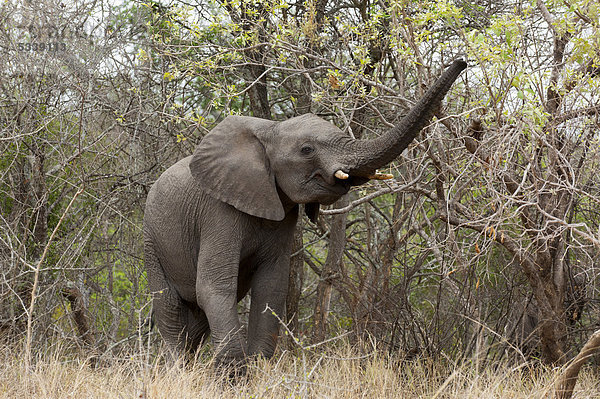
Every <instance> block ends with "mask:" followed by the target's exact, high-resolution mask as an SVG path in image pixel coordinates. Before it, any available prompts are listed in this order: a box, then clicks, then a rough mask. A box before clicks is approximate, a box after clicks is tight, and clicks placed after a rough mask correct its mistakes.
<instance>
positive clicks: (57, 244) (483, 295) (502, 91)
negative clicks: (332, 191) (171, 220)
mask: <svg viewBox="0 0 600 399" xmlns="http://www.w3.org/2000/svg"><path fill="white" fill-rule="evenodd" d="M288 3H289V4H288ZM599 21H600V6H599V5H598V2H597V1H593V0H537V1H529V2H523V1H521V0H493V1H491V0H477V1H463V0H447V1H444V0H414V1H413V0H406V1H388V0H382V1H374V0H351V1H346V0H342V1H339V2H338V1H327V0H315V1H313V0H299V1H296V2H293V4H292V3H291V2H283V1H278V0H268V1H267V0H264V1H263V0H260V1H259V0H244V1H218V0H215V1H209V0H207V1H196V2H189V1H187V0H184V1H178V0H168V1H167V0H165V1H160V2H155V1H152V0H148V1H144V2H126V1H118V0H114V1H113V0H78V1H72V2H61V1H56V0H39V1H35V2H33V1H28V2H24V1H22V0H7V1H3V2H2V5H1V6H0V22H1V24H2V29H1V30H0V335H2V336H6V337H7V339H8V340H9V341H10V342H11V344H9V345H6V346H4V347H3V349H2V350H0V369H1V371H0V395H2V397H7V398H20V397H34V398H59V397H73V398H81V397H83V398H85V397H89V398H102V397H107V398H120V397H122V398H135V397H140V395H141V397H144V396H145V397H147V398H159V397H165V398H166V397H169V398H171V397H173V398H181V397H198V396H201V397H211V398H212V397H245V398H248V397H252V396H253V395H254V396H255V397H277V398H282V397H332V398H334V397H335V398H338V397H348V398H355V397H369V398H370V397H407V398H413V397H427V398H430V397H447V398H450V397H457V398H458V397H460V398H470V397H474V398H487V397H497V398H511V397H515V398H520V397H523V398H530V397H538V398H542V397H546V396H547V395H548V394H549V393H550V392H551V391H552V389H553V385H554V383H555V381H556V379H557V377H558V374H559V373H558V370H559V367H562V366H561V365H562V364H564V363H565V362H567V361H568V360H569V359H572V358H573V357H574V356H575V355H576V353H578V352H579V351H580V350H581V348H582V347H583V345H584V344H585V342H586V341H587V340H588V338H589V337H590V335H591V334H592V332H594V331H596V330H598V329H599V328H600V174H599V173H598V170H600V133H599V132H600V52H599V51H598V49H599V48H600V22H599ZM49 43H50V44H51V45H52V46H51V47H50V48H49V47H48V45H49ZM34 45H35V47H34ZM42 45H43V46H44V47H42ZM458 57H464V58H466V59H468V61H469V69H468V70H467V71H466V72H465V73H464V74H463V75H462V76H461V78H460V79H459V81H457V82H456V84H455V86H454V87H453V90H452V91H451V92H450V93H449V94H448V96H447V97H446V100H445V102H444V107H443V109H441V110H440V111H439V113H438V114H437V115H436V117H437V119H436V120H435V121H434V122H433V123H432V124H431V126H429V127H428V128H426V129H425V130H424V131H423V132H422V134H421V135H420V136H419V137H418V138H417V140H416V141H415V143H414V145H411V147H410V148H409V149H408V150H407V151H405V153H404V154H403V155H402V156H401V157H399V159H398V160H397V161H396V162H395V163H394V164H393V165H392V166H391V168H390V170H389V171H390V172H392V173H393V174H394V175H395V181H393V182H392V183H389V185H385V184H386V183H372V184H369V185H365V186H361V187H358V188H356V189H355V190H353V191H352V192H351V193H350V194H349V196H348V197H347V198H344V199H342V200H341V201H340V202H339V203H338V204H336V205H335V206H334V207H338V208H339V207H343V206H344V205H346V204H350V206H349V208H351V209H350V211H348V212H346V211H337V210H335V209H331V208H330V209H323V210H322V212H321V216H320V218H319V221H318V223H311V222H309V221H308V220H307V219H306V218H303V220H302V221H301V223H300V224H299V226H298V229H297V231H298V233H297V236H296V240H295V248H294V254H295V256H294V257H293V258H292V271H293V274H292V276H291V278H290V290H289V293H288V308H287V314H286V315H281V317H282V319H285V321H286V323H287V325H288V326H289V331H290V332H292V333H293V334H295V335H296V336H298V337H302V338H303V340H305V341H307V342H322V341H324V340H327V339H329V338H331V337H335V336H342V335H343V338H342V339H338V340H336V341H335V342H333V343H331V344H327V345H320V346H318V347H315V348H313V349H310V350H305V349H298V348H295V349H294V350H292V351H291V352H289V351H284V350H283V349H280V351H279V352H278V355H277V356H276V358H275V359H273V360H272V361H270V362H262V361H261V362H257V363H254V364H252V365H251V367H250V374H249V377H248V379H247V380H245V381H244V382H240V383H238V384H236V385H234V386H231V385H230V384H229V383H228V382H226V381H223V380H221V379H220V377H217V376H216V375H215V374H214V373H213V371H212V369H211V368H210V366H209V365H208V364H209V360H210V359H209V358H207V356H208V355H206V353H208V352H206V353H204V354H202V356H201V361H199V362H197V363H195V364H194V366H193V367H187V368H185V367H169V366H166V365H165V363H164V362H163V360H162V358H161V357H160V356H158V355H157V353H158V351H159V349H158V348H159V347H160V339H158V337H157V336H156V334H155V333H152V335H151V339H150V340H146V341H145V340H138V339H137V337H138V335H140V331H142V327H143V328H146V327H147V326H148V325H149V319H150V317H149V316H150V310H151V297H150V293H149V292H148V290H147V287H146V277H145V272H144V267H143V259H142V245H141V244H142V234H141V221H142V217H143V209H144V201H145V198H146V193H147V192H148V190H149V188H150V186H151V185H152V183H153V182H154V181H155V180H156V178H157V177H158V176H159V175H160V174H161V173H162V172H163V171H164V170H165V169H166V168H168V167H169V166H170V165H172V164H173V163H174V162H176V161H177V160H179V159H181V158H183V157H184V156H187V155H189V154H190V153H191V152H192V151H193V148H194V146H195V145H196V144H197V143H198V142H199V141H200V140H201V139H202V137H203V136H204V135H205V134H206V133H207V132H208V131H209V130H210V129H211V128H212V127H213V126H214V125H215V124H216V123H218V122H219V121H221V120H222V119H223V118H224V117H225V116H226V115H229V114H243V115H253V116H260V117H264V118H272V119H275V120H284V119H287V118H290V117H292V116H295V115H299V114H304V113H307V112H312V113H316V114H318V115H320V116H322V117H324V118H327V119H329V120H331V121H332V122H333V123H335V124H336V125H337V126H339V127H340V128H341V129H343V130H344V131H346V132H348V134H354V135H355V136H356V137H363V138H372V137H375V136H377V135H378V134H380V132H382V131H384V130H386V129H388V128H389V126H390V125H393V124H394V123H395V122H397V121H398V120H399V118H401V117H402V116H403V115H404V114H405V113H406V110H407V109H409V108H410V106H411V105H412V103H413V100H414V99H415V98H418V97H419V95H420V93H422V91H423V90H424V89H425V88H426V87H427V86H428V85H429V84H430V82H432V81H433V80H434V79H435V77H437V76H438V75H439V74H440V71H441V70H442V69H443V67H444V64H447V63H449V62H451V61H452V60H453V59H455V58H458ZM366 199H368V200H366ZM247 307H248V301H245V302H243V303H242V305H241V306H240V313H242V314H243V315H245V312H246V309H247ZM369 339H372V340H373V341H374V342H377V348H376V349H377V350H376V349H375V348H373V346H372V345H362V346H358V345H356V342H362V341H367V342H370V341H369ZM343 342H348V343H343ZM307 345H309V344H307ZM283 347H286V345H283ZM288 347H289V345H288ZM24 348H27V349H26V350H24ZM28 353H31V355H32V356H31V358H30V357H29V356H27V354H28ZM90 353H94V354H97V356H98V357H99V361H98V364H97V366H96V367H95V368H94V367H91V366H90V363H93V362H91V361H90V359H91V357H90V355H89V354H90ZM384 354H386V355H384ZM387 354H389V357H388V355H387ZM406 358H410V359H413V360H406ZM86 359H87V360H86ZM415 359H416V360H415ZM419 359H421V360H419ZM585 360H586V361H588V360H589V362H588V363H589V364H588V365H587V366H586V367H589V368H586V367H584V369H583V371H582V374H581V375H580V377H579V380H578V382H577V385H576V387H575V394H574V397H579V398H589V397H600V394H599V393H598V392H600V387H599V385H598V380H599V378H598V377H599V376H598V365H599V364H600V359H599V358H598V356H597V355H596V357H593V358H591V360H590V359H587V358H586V359H585ZM29 361H30V363H29V366H28V362H29ZM540 364H545V366H544V365H540Z"/></svg>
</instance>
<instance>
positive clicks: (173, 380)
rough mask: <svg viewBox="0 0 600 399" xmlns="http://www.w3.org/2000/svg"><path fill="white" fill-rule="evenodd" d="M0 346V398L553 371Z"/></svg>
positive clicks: (438, 385)
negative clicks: (233, 362)
mask: <svg viewBox="0 0 600 399" xmlns="http://www.w3.org/2000/svg"><path fill="white" fill-rule="evenodd" d="M19 347H22V346H15V345H12V346H10V345H7V346H4V348H3V349H2V351H1V353H0V360H1V363H0V397H1V398H111V399H114V398H147V399H150V398H477V399H482V398H546V397H548V396H549V395H550V394H551V393H552V389H553V386H554V382H555V380H556V377H557V375H558V370H552V369H549V368H543V367H540V366H537V367H535V368H533V367H532V366H528V365H525V364H523V365H520V366H508V365H501V366H497V367H495V368H494V369H492V368H485V369H482V368H480V367H477V365H476V363H474V362H469V361H464V362H461V363H460V364H452V363H450V364H440V363H436V362H433V361H431V360H427V359H421V360H412V361H400V360H398V359H394V358H391V357H389V356H387V355H384V354H383V352H381V351H378V350H376V349H374V350H372V351H371V352H370V353H369V354H367V355H359V354H358V352H357V351H356V350H353V349H352V348H351V347H350V346H349V345H348V344H339V343H338V344H337V345H336V346H330V347H327V348H315V349H314V350H299V351H296V352H289V351H280V352H279V353H278V354H277V355H276V356H275V357H274V358H273V359H271V360H269V361H266V360H262V359H259V360H256V361H254V362H252V363H251V364H250V366H249V369H248V370H249V372H248V376H247V377H246V378H244V379H241V380H239V381H237V382H236V383H231V382H230V381H229V380H228V379H227V378H224V377H222V376H219V375H218V373H217V372H215V370H214V369H213V368H212V366H211V365H210V362H209V361H206V360H199V361H196V362H194V363H193V364H191V365H188V366H183V365H182V364H181V363H175V364H173V363H172V362H166V361H165V360H164V357H162V356H151V355H149V354H147V353H137V354H130V355H121V356H111V357H110V358H106V357H103V358H101V360H100V361H99V362H98V364H97V366H95V367H92V366H91V365H90V359H89V358H85V356H83V355H82V354H81V353H73V352H71V351H67V350H65V349H60V348H52V349H49V350H47V351H46V352H45V353H38V354H37V355H35V356H33V359H32V364H31V367H30V369H27V368H26V361H25V358H24V356H23V353H22V351H20V350H18V348H19ZM573 397H574V398H600V379H599V378H598V374H597V370H596V373H595V372H594V370H591V369H588V370H585V371H584V372H583V373H582V375H581V376H580V379H579V381H578V383H577V386H576V389H575V394H574V396H573Z"/></svg>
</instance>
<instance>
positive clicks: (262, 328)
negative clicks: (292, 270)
mask: <svg viewBox="0 0 600 399" xmlns="http://www.w3.org/2000/svg"><path fill="white" fill-rule="evenodd" d="M288 275H289V257H287V256H282V257H280V258H279V259H278V260H276V261H273V262H272V263H271V262H268V263H267V264H263V265H262V266H261V267H260V268H259V269H258V270H257V271H256V273H255V275H254V277H253V281H252V303H251V306H250V319H249V323H248V354H249V355H253V354H261V355H263V356H264V357H266V358H269V357H271V356H273V352H274V351H275V346H276V345H277V339H278V336H279V326H280V321H279V319H281V320H284V319H285V298H286V295H287V286H288ZM274 314H275V315H277V317H276V316H275V315H274ZM278 318H279V319H278Z"/></svg>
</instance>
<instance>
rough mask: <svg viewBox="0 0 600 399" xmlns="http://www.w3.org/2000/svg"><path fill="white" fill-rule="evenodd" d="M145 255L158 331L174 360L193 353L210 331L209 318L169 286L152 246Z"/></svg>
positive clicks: (145, 248) (147, 246)
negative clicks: (171, 352)
mask: <svg viewBox="0 0 600 399" xmlns="http://www.w3.org/2000/svg"><path fill="white" fill-rule="evenodd" d="M144 252H145V263H146V270H147V271H148V285H149V288H150V292H151V293H152V306H153V311H154V316H155V319H156V325H157V327H158V331H159V332H160V335H161V336H162V337H163V340H164V341H165V342H166V344H167V346H168V347H169V349H170V350H172V351H173V352H174V353H173V355H174V356H175V357H180V356H182V355H185V354H193V353H194V352H195V351H196V350H197V349H198V347H199V346H200V345H201V344H202V342H203V341H204V340H205V339H206V337H207V336H208V334H209V332H210V329H209V325H208V319H207V318H206V315H205V314H204V312H203V311H202V310H201V309H200V308H199V307H198V305H197V304H195V303H193V304H192V303H188V302H186V301H184V300H183V299H182V298H181V296H180V295H179V293H178V292H177V291H176V290H175V289H174V288H173V287H172V286H171V285H170V284H169V283H168V281H167V279H166V278H165V275H164V272H163V269H162V267H161V265H160V261H159V259H158V257H156V255H155V254H154V250H153V247H152V243H148V242H147V243H146V244H145V246H144Z"/></svg>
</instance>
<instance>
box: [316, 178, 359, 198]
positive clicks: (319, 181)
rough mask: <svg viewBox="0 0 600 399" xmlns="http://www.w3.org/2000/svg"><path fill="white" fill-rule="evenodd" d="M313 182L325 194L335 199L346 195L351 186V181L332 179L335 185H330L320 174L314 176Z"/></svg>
mask: <svg viewBox="0 0 600 399" xmlns="http://www.w3.org/2000/svg"><path fill="white" fill-rule="evenodd" d="M313 181H314V182H315V184H316V185H317V186H319V187H320V188H322V189H323V190H324V191H327V193H330V194H333V195H335V196H337V197H339V196H342V195H344V194H346V193H347V192H348V191H350V187H351V186H352V184H351V180H350V179H348V180H340V179H334V182H335V184H330V183H328V182H327V180H326V179H325V178H324V177H323V176H322V175H320V174H315V176H314V178H313Z"/></svg>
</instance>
